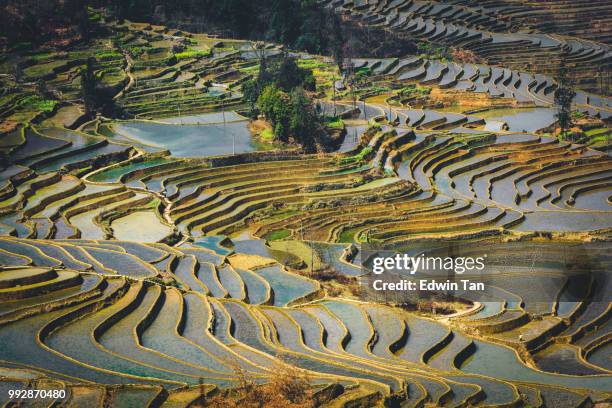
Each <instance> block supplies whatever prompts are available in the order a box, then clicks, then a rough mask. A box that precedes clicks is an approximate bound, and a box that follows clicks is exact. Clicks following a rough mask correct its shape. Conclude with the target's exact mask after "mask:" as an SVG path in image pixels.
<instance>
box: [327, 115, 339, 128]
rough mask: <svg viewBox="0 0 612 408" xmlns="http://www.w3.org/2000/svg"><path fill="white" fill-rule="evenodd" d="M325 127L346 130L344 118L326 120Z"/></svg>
mask: <svg viewBox="0 0 612 408" xmlns="http://www.w3.org/2000/svg"><path fill="white" fill-rule="evenodd" d="M325 126H327V127H328V128H330V129H344V121H343V120H342V118H340V117H338V116H336V117H332V118H326V120H325Z"/></svg>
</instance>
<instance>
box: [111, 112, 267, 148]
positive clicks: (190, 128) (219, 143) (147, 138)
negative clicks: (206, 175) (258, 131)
mask: <svg viewBox="0 0 612 408" xmlns="http://www.w3.org/2000/svg"><path fill="white" fill-rule="evenodd" d="M190 118H191V119H190V120H193V121H194V122H195V123H197V122H198V121H199V120H201V119H202V118H199V117H195V116H194V117H190ZM217 119H218V118H216V117H215V118H211V117H207V118H206V120H207V121H209V124H206V125H179V124H161V123H153V122H141V121H138V122H137V121H134V122H124V123H118V124H116V125H115V126H114V129H115V131H117V132H118V133H120V134H122V135H124V136H126V137H128V138H130V139H132V140H133V141H135V142H138V143H143V144H145V145H149V146H155V147H159V148H163V149H168V150H170V152H171V153H172V155H173V156H176V157H204V156H218V155H227V154H232V152H235V153H245V152H252V151H255V150H257V147H256V145H255V144H254V143H253V140H252V138H251V134H250V132H249V130H248V129H247V124H248V121H247V120H242V121H237V122H229V123H225V124H223V122H221V123H219V122H218V121H217ZM166 120H171V119H166ZM210 122H212V123H210Z"/></svg>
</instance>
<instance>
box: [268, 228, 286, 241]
mask: <svg viewBox="0 0 612 408" xmlns="http://www.w3.org/2000/svg"><path fill="white" fill-rule="evenodd" d="M289 236H291V231H289V230H286V229H281V230H276V231H271V232H268V233H267V234H266V235H264V238H265V239H266V240H268V241H279V240H281V239H285V238H287V237H289Z"/></svg>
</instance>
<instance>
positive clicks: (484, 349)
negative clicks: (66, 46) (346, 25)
mask: <svg viewBox="0 0 612 408" xmlns="http://www.w3.org/2000/svg"><path fill="white" fill-rule="evenodd" d="M323 3H324V5H326V6H329V7H333V8H334V9H335V10H337V11H338V12H341V13H345V14H347V16H348V17H350V19H355V20H359V21H361V23H362V24H371V25H373V26H381V27H384V28H385V29H387V30H393V31H401V32H403V33H404V34H406V35H408V34H410V35H412V36H414V37H415V38H418V39H421V40H426V41H433V42H435V43H439V44H447V45H455V46H461V47H463V48H466V49H472V50H474V51H475V52H476V53H477V54H478V55H481V56H482V57H483V58H484V59H485V60H486V64H485V63H484V62H485V61H483V63H479V64H472V63H461V62H457V61H441V60H439V59H435V58H428V57H427V56H416V55H415V56H405V57H402V58H384V59H373V58H355V59H353V60H352V61H350V62H351V63H352V65H353V67H354V68H355V69H357V70H361V71H362V72H367V76H368V80H369V81H370V82H371V83H372V84H374V85H384V86H382V87H381V89H379V91H377V92H369V90H366V92H362V93H360V94H359V95H358V97H356V100H354V101H353V100H351V97H350V96H351V94H350V93H349V92H347V88H348V87H350V84H349V83H348V82H347V81H343V80H339V81H337V82H336V83H332V84H331V85H330V86H332V87H335V89H328V88H326V86H327V85H329V84H327V85H325V84H323V82H324V78H322V77H323V76H324V75H323V74H322V73H321V72H322V71H323V68H320V69H319V71H317V73H315V77H316V80H317V98H318V100H317V103H318V104H319V106H320V108H321V111H322V112H323V113H325V114H328V115H329V113H330V112H334V113H333V114H332V115H330V116H334V117H337V118H341V119H342V128H343V129H342V134H343V140H342V141H341V143H340V147H339V148H338V149H337V151H334V152H327V153H317V154H306V153H303V152H302V151H301V150H299V149H298V148H295V147H292V146H286V145H277V144H267V143H263V142H262V141H261V140H258V139H257V138H255V137H253V136H252V135H251V133H250V131H249V127H248V126H249V119H248V118H246V117H245V116H244V114H245V109H246V103H245V101H244V98H243V95H242V93H241V84H242V83H243V82H244V81H246V80H248V79H250V78H252V77H253V75H255V74H256V72H257V70H258V69H259V66H258V64H259V60H258V55H260V54H261V53H264V54H266V56H267V57H269V58H274V57H275V56H276V55H278V54H280V53H281V47H280V46H278V45H274V44H263V45H262V44H255V43H250V42H246V41H238V40H223V39H219V38H216V37H213V36H210V37H209V36H206V35H200V34H199V35H192V34H190V33H186V32H181V31H176V30H171V29H169V28H167V27H162V26H151V25H147V24H139V23H130V22H126V23H124V24H121V25H118V24H115V23H112V24H111V23H109V24H108V28H109V30H114V32H115V33H116V38H114V40H113V41H110V39H109V40H108V41H102V40H100V41H99V42H98V41H94V43H93V44H90V45H91V46H90V47H89V48H87V49H85V47H83V49H76V50H74V52H72V51H71V52H67V53H66V54H62V55H60V56H51V57H49V58H43V57H40V56H33V55H28V54H26V56H25V57H24V58H25V59H26V60H27V61H28V62H27V63H26V65H27V67H26V69H25V72H24V75H26V76H27V77H28V78H30V79H32V80H35V79H36V78H45V80H46V81H47V82H48V83H49V84H50V85H52V86H53V87H54V88H55V89H56V90H57V91H58V92H61V94H62V95H63V98H62V101H63V102H61V106H56V107H55V108H54V109H53V110H52V111H50V112H43V111H39V110H36V109H34V108H32V107H31V106H30V107H28V108H26V107H24V106H23V105H21V104H20V103H19V100H20V99H22V98H25V97H26V95H27V93H28V92H34V91H33V90H32V89H31V88H28V85H24V84H18V86H16V88H15V89H19V91H15V92H14V94H10V93H9V92H8V91H7V95H9V96H8V97H5V96H6V95H4V96H3V97H2V99H1V100H0V102H1V106H0V108H1V109H0V117H1V118H2V121H3V123H4V124H6V125H7V126H9V125H11V126H9V127H12V128H11V129H10V130H8V131H7V132H4V133H2V134H0V148H1V151H2V154H3V156H2V159H3V161H2V171H1V172H0V184H1V185H0V234H1V235H0V406H7V407H9V406H21V405H22V403H21V402H18V401H15V400H11V399H10V398H8V394H7V393H6V392H5V391H7V390H8V389H20V388H31V389H63V390H65V391H66V396H65V398H64V397H62V398H60V397H58V398H57V400H55V399H51V400H48V401H47V400H45V401H36V404H38V403H39V402H40V404H39V405H36V404H32V405H36V406H88V407H89V406H92V407H94V406H97V407H103V406H104V407H106V406H135V407H136V406H137V407H141V406H142V407H160V406H161V407H189V406H197V404H203V403H205V402H206V401H208V399H209V398H212V397H213V396H214V395H219V394H220V392H222V391H223V390H225V389H232V388H235V387H237V386H240V385H241V381H243V380H244V378H243V375H246V376H248V377H249V378H250V379H252V380H253V381H254V382H255V383H258V384H262V383H266V382H268V381H269V380H270V378H273V377H274V376H275V375H278V372H279V370H280V369H283V368H286V367H291V368H297V370H298V371H299V372H303V373H305V374H306V375H307V377H308V379H309V381H310V383H311V385H312V388H313V391H314V396H315V397H316V400H317V401H318V403H317V404H318V405H320V406H328V407H340V406H342V407H358V406H361V407H370V406H383V405H384V406H402V407H404V406H406V407H408V406H414V407H424V406H447V407H463V406H496V407H511V406H512V407H516V406H533V407H536V406H537V407H579V406H580V407H582V406H593V404H596V403H598V404H600V405H599V406H607V404H610V403H611V401H612V363H611V361H610V356H611V354H610V352H611V348H610V347H611V344H612V343H611V342H610V339H611V334H610V333H611V331H610V330H611V329H612V324H611V323H610V322H611V321H610V317H611V316H612V314H611V310H612V309H611V306H610V305H611V302H610V299H609V293H611V289H612V288H611V285H612V280H610V278H609V274H608V272H609V271H610V269H611V268H610V266H611V265H610V263H611V261H612V259H611V258H610V255H609V249H610V245H609V243H610V237H611V234H610V232H611V231H612V190H611V189H610V186H611V183H612V160H611V159H610V155H609V150H608V147H609V145H608V144H602V143H601V142H602V140H603V139H601V140H599V139H598V141H597V142H596V141H595V138H594V137H593V138H587V139H585V140H578V141H573V142H570V141H567V140H563V139H560V138H557V137H555V136H553V133H552V132H551V131H550V129H548V130H542V129H543V128H547V127H549V126H550V125H552V124H553V122H554V120H555V119H554V113H555V110H554V107H553V103H554V90H555V89H556V87H557V84H556V82H555V80H554V79H553V78H552V77H551V76H550V75H551V73H552V72H553V70H554V67H553V66H554V65H555V62H554V57H555V56H558V55H559V54H560V53H565V54H567V57H568V58H570V59H572V61H575V63H576V66H577V68H578V70H579V73H580V78H581V81H580V85H581V86H582V88H581V89H582V90H579V91H578V92H577V95H576V98H575V101H574V110H575V111H576V112H579V115H582V116H581V117H586V118H588V120H591V121H592V122H593V123H596V125H593V126H595V127H593V128H594V129H596V130H597V132H596V133H593V134H592V135H590V136H593V135H599V136H601V135H605V134H606V132H607V133H609V127H608V126H609V121H610V114H611V112H612V111H611V109H610V99H609V98H608V97H607V96H605V95H604V96H601V95H596V94H594V93H590V91H593V87H592V86H591V85H593V84H592V83H591V82H590V79H589V78H591V77H590V75H591V74H592V72H593V69H595V67H600V66H601V67H605V66H607V64H609V61H610V55H609V54H610V51H609V49H608V48H609V47H608V45H607V44H608V41H609V38H608V37H609V34H608V32H607V31H606V28H605V27H603V26H604V25H605V22H606V21H607V18H608V16H607V15H598V17H597V18H599V19H600V20H597V21H600V24H601V25H602V26H601V27H599V28H597V29H594V30H588V29H587V28H585V27H582V26H580V25H578V24H577V23H576V21H577V18H576V20H575V21H574V20H572V18H570V17H567V18H564V17H563V15H562V14H561V13H559V12H556V11H554V12H552V14H553V16H554V18H555V19H557V20H558V21H557V23H556V25H555V26H554V27H553V25H552V23H549V22H548V21H547V20H546V19H545V18H543V17H541V14H542V13H543V12H544V11H545V10H548V9H552V10H557V7H564V4H565V3H564V2H562V1H549V2H545V3H542V4H541V5H540V4H538V5H535V4H531V3H529V2H524V1H517V2H509V1H505V0H499V1H485V2H479V3H478V4H475V2H471V1H460V0H456V1H451V2H446V3H444V4H442V3H438V2H424V1H423V2H419V1H402V0H399V1H380V2H364V1H351V2H342V1H333V2H323ZM481 3H482V4H481ZM575 7H576V8H577V11H576V13H577V15H580V16H581V17H580V18H583V17H584V16H585V15H588V16H590V15H592V14H593V15H594V14H597V10H598V6H597V5H596V4H591V3H589V4H587V3H585V2H578V3H577V4H576V6H575ZM606 10H607V9H606ZM503 14H508V15H509V16H510V17H509V18H507V19H500V18H499V15H503ZM527 22H529V24H530V26H529V27H530V29H529V30H527V31H525V32H522V31H521V32H514V31H512V27H514V25H516V24H518V23H520V24H527ZM556 30H558V31H556ZM548 33H557V34H559V35H549V34H548ZM587 34H588V35H587ZM598 41H599V42H598ZM109 44H111V45H109ZM185 44H188V47H189V50H188V52H185V53H183V54H182V56H181V58H177V57H176V55H181V54H180V53H174V51H172V50H173V46H175V45H185ZM108 47H111V48H110V49H109V48H108ZM257 47H259V48H257ZM102 51H104V53H102ZM87 52H94V56H95V55H97V56H98V57H96V62H95V64H94V67H95V70H96V72H97V73H98V75H99V76H100V77H101V78H103V79H104V81H106V82H107V83H108V84H110V85H111V86H115V88H116V89H115V93H114V94H113V97H112V98H113V100H114V101H115V102H116V104H117V106H118V107H120V108H121V111H122V112H123V117H122V118H121V119H118V118H112V119H111V118H107V117H105V116H102V115H98V116H96V117H95V118H94V119H91V118H86V116H85V115H84V111H83V106H82V105H81V104H80V102H79V101H78V100H77V97H78V86H77V85H76V84H75V81H78V77H79V73H78V72H79V71H78V68H79V67H80V66H83V64H84V63H85V62H84V61H85V59H86V57H87V56H88V54H87ZM101 55H105V56H104V58H102V57H101ZM108 55H110V57H109V56H108ZM172 57H174V58H172ZM296 57H297V58H298V62H299V64H303V65H308V64H318V65H317V66H319V67H324V68H325V69H327V70H329V71H330V72H331V71H333V70H335V69H337V68H336V67H334V66H333V63H332V62H331V60H330V59H328V58H326V57H321V56H313V55H306V54H296ZM425 89H427V91H426V92H424V91H423V90H425ZM415 90H416V91H418V92H422V91H423V92H422V94H419V95H416V96H415ZM331 91H334V93H336V92H337V100H334V101H332V100H330V92H331ZM410 92H413V93H412V94H411V93H410ZM418 92H417V93H418ZM425 94H428V95H429V98H431V99H428V97H425V96H423V95H425ZM449 95H452V98H454V100H455V102H456V103H454V104H448V103H444V98H448V97H449ZM437 97H439V98H441V99H440V100H442V102H441V103H435V101H434V102H432V101H433V98H437ZM69 101H70V102H69ZM75 101H76V102H75ZM474 101H478V102H479V103H481V102H483V101H484V104H485V105H484V106H482V105H480V106H478V109H475V107H476V105H475V104H474ZM489 108H492V109H489ZM502 108H503V109H502ZM579 142H580V143H579ZM582 142H584V143H582ZM449 243H450V244H449ZM362 244H367V245H368V246H372V245H374V246H375V247H376V248H380V249H397V248H406V247H409V248H411V250H412V251H416V253H421V252H423V253H431V254H436V253H438V252H436V251H440V250H441V249H440V248H438V246H440V245H442V244H443V245H446V244H449V245H451V246H452V245H456V248H455V247H453V248H455V249H456V250H457V251H459V250H461V251H462V254H463V255H465V256H469V255H474V254H481V253H483V251H484V252H486V254H487V256H488V262H489V263H491V265H493V266H494V267H493V272H495V273H491V275H484V276H480V277H479V278H481V279H482V280H483V281H485V282H486V283H487V284H488V285H490V290H489V291H488V292H487V295H486V296H483V297H476V296H474V295H473V294H472V293H469V292H465V293H461V294H460V296H459V298H460V299H455V300H456V301H455V302H445V303H444V304H443V305H442V304H441V305H438V306H440V307H441V308H443V306H444V305H446V306H448V305H449V303H450V304H451V307H452V308H453V310H451V311H448V313H447V311H442V312H441V311H440V310H438V311H436V307H433V309H432V308H430V309H427V308H426V307H424V306H425V305H423V304H421V303H418V302H416V303H410V302H405V301H404V299H389V298H385V299H382V298H376V297H374V298H373V297H369V296H367V293H366V292H367V291H366V290H365V289H367V288H366V287H367V285H368V282H369V279H371V277H372V274H371V273H370V271H369V270H368V269H367V268H364V267H362V262H361V261H364V262H365V261H367V259H366V255H365V253H364V252H362ZM585 265H586V267H588V268H587V269H588V270H589V271H590V272H593V273H592V274H586V275H585V273H584V272H585V271H584V268H585ZM466 276H467V275H466ZM544 292H546V294H547V297H546V298H544V297H543V296H542V293H544ZM422 306H423V307H422Z"/></svg>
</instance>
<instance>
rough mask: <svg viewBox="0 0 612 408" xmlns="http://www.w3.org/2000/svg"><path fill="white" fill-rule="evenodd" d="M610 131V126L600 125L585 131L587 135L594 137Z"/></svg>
mask: <svg viewBox="0 0 612 408" xmlns="http://www.w3.org/2000/svg"><path fill="white" fill-rule="evenodd" d="M608 131H609V129H608V128H605V127H599V128H593V129H589V130H587V131H585V132H584V134H585V135H587V136H588V137H594V136H597V135H600V134H605V133H607V132H608Z"/></svg>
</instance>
